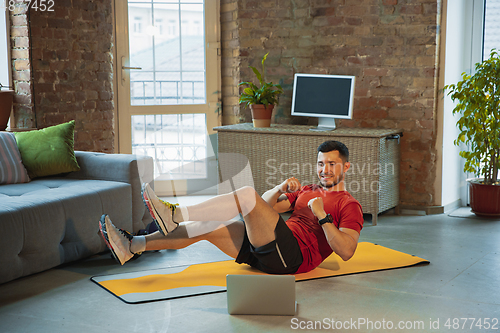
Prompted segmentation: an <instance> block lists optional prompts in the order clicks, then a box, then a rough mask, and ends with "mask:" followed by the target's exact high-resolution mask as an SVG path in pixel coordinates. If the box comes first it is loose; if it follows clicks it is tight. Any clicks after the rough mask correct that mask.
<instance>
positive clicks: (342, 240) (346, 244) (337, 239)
mask: <svg viewBox="0 0 500 333" xmlns="http://www.w3.org/2000/svg"><path fill="white" fill-rule="evenodd" d="M308 206H309V208H311V211H312V212H313V214H314V215H315V216H316V217H317V218H318V220H321V219H324V218H325V217H326V212H325V209H324V206H323V199H322V198H321V197H317V198H314V199H311V200H309V203H308ZM322 227H323V231H324V232H325V236H326V239H327V241H328V244H329V245H330V247H331V248H332V250H333V252H335V253H336V254H338V255H339V257H340V258H342V260H344V261H347V260H349V259H351V257H352V256H353V255H354V252H355V251H356V247H357V246H358V239H359V233H358V232H357V231H356V230H353V229H349V228H340V229H337V227H335V225H333V224H332V223H325V224H323V225H322Z"/></svg>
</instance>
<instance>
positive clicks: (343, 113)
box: [292, 73, 356, 131]
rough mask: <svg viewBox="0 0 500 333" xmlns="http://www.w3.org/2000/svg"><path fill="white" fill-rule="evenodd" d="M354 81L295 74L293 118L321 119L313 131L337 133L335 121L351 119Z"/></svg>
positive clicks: (329, 76)
mask: <svg viewBox="0 0 500 333" xmlns="http://www.w3.org/2000/svg"><path fill="white" fill-rule="evenodd" d="M355 81H356V78H355V77H354V76H349V75H323V74H300V73H297V74H295V77H294V80H293V97H292V116H306V117H318V118H319V119H318V127H317V128H314V129H312V130H318V131H331V130H334V129H335V118H340V119H351V118H352V108H353V101H354V84H355Z"/></svg>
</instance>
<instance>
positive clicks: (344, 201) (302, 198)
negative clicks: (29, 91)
mask: <svg viewBox="0 0 500 333" xmlns="http://www.w3.org/2000/svg"><path fill="white" fill-rule="evenodd" d="M285 194H286V196H287V197H288V200H289V201H290V203H291V205H292V208H293V213H292V216H290V218H289V219H288V220H287V221H286V224H287V225H288V227H289V228H290V230H291V231H292V232H293V235H294V236H295V238H296V239H297V241H298V243H299V246H300V250H301V252H302V257H303V260H304V261H303V262H302V265H300V267H299V269H298V270H297V272H296V273H305V272H309V271H311V270H313V269H314V268H316V267H317V266H318V265H319V264H321V263H322V262H323V260H325V259H326V258H327V257H328V256H329V255H330V254H332V252H333V250H332V248H331V247H330V244H328V241H327V239H326V236H325V232H324V231H323V227H322V226H320V225H319V224H318V218H317V217H316V216H314V214H313V213H312V211H311V209H310V208H309V207H308V206H307V203H308V202H309V200H311V199H313V198H316V197H319V196H321V197H322V198H323V204H324V208H325V212H326V213H327V214H330V215H332V218H333V223H334V224H335V226H336V227H337V228H349V229H353V230H356V231H357V232H358V233H359V232H360V231H361V229H362V228H363V212H362V209H361V205H360V204H359V202H358V201H357V200H356V199H354V198H353V197H352V195H351V194H349V192H347V191H325V190H324V189H323V188H321V187H320V186H318V185H307V186H303V187H302V188H301V189H300V190H299V191H296V192H293V193H285Z"/></svg>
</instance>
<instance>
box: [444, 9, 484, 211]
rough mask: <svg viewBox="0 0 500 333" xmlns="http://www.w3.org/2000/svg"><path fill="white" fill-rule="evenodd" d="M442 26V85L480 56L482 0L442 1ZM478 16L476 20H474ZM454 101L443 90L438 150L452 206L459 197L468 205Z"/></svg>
mask: <svg viewBox="0 0 500 333" xmlns="http://www.w3.org/2000/svg"><path fill="white" fill-rule="evenodd" d="M443 5H444V7H443V15H444V16H443V18H444V20H443V22H442V23H443V26H442V28H443V29H445V31H443V34H442V36H443V37H442V39H441V43H442V47H441V52H442V54H441V59H442V61H441V71H442V72H441V75H440V86H441V88H442V87H443V86H444V85H447V84H452V83H457V82H458V81H460V80H461V79H462V76H461V74H462V73H463V72H468V73H470V71H471V69H472V68H473V64H474V63H476V62H478V61H480V60H481V47H480V45H481V36H482V24H480V22H478V20H480V21H482V6H483V0H448V1H444V3H443ZM474 19H475V21H474ZM453 108H454V103H453V102H452V101H451V99H450V98H449V97H448V96H447V95H446V93H443V94H441V95H440V99H439V107H438V128H439V129H440V133H438V141H437V144H438V147H437V148H438V152H439V153H440V155H441V156H440V159H441V173H442V174H441V184H440V185H441V189H442V191H441V205H442V206H445V207H446V206H447V205H448V206H452V205H453V204H454V203H456V202H457V200H459V199H460V200H461V204H462V205H463V206H465V205H466V204H467V202H468V198H467V183H466V181H465V179H466V178H467V177H466V175H465V173H464V172H463V165H464V161H463V159H462V158H461V157H460V156H459V155H458V153H459V151H460V150H461V149H460V147H457V146H455V145H454V144H453V141H454V140H455V139H456V138H457V137H458V133H459V131H458V128H457V127H456V122H457V120H458V118H459V117H458V116H454V115H453V114H452V110H453Z"/></svg>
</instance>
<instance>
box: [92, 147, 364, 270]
mask: <svg viewBox="0 0 500 333" xmlns="http://www.w3.org/2000/svg"><path fill="white" fill-rule="evenodd" d="M348 160H349V151H348V149H347V147H346V146H345V145H344V144H342V143H341V142H338V141H326V142H324V143H322V144H321V145H320V146H319V147H318V157H317V168H316V169H317V176H318V178H319V185H307V186H302V187H301V185H300V183H299V181H298V180H297V179H296V178H294V177H291V178H288V179H287V180H285V181H284V182H282V183H281V184H279V185H277V186H275V187H274V188H272V189H270V190H269V191H267V192H265V193H264V194H263V195H262V197H259V195H258V194H257V193H256V192H255V190H254V189H253V188H251V187H243V188H240V189H238V190H236V191H234V192H232V193H228V194H222V195H219V196H216V197H214V198H211V199H209V200H207V201H204V202H202V203H200V204H196V205H192V206H180V207H176V206H175V205H172V204H169V203H166V202H164V201H162V200H160V199H159V198H158V197H157V196H156V195H155V194H154V192H153V191H152V189H151V188H150V187H149V185H147V184H146V185H145V186H143V198H144V201H145V203H146V205H147V207H148V208H149V211H150V213H151V215H152V216H153V218H154V219H155V222H156V224H157V225H158V229H159V232H155V233H153V234H150V235H146V236H135V237H132V236H131V235H130V234H129V233H127V232H125V231H123V230H121V229H118V228H116V227H115V226H114V225H113V224H112V223H111V220H110V219H109V217H108V216H107V215H103V217H102V218H101V221H100V230H101V233H102V235H103V237H104V239H105V241H106V243H107V245H108V247H109V248H110V250H111V252H112V253H113V255H114V256H115V257H116V258H117V260H118V261H119V262H120V263H121V264H122V265H123V264H124V263H125V262H126V261H128V260H129V259H131V258H132V257H133V256H134V254H135V253H140V252H143V251H150V250H161V249H180V248H184V247H186V246H189V245H191V244H193V243H196V242H198V241H200V240H208V241H209V242H211V243H212V244H214V245H215V246H217V247H218V248H219V249H220V250H221V251H223V252H224V253H226V254H227V255H229V256H231V257H233V258H235V260H236V262H238V263H246V264H248V265H250V266H252V267H255V268H257V269H259V270H261V271H263V272H266V273H270V274H293V273H304V272H308V271H310V270H312V269H314V268H315V267H317V266H318V265H319V264H320V263H321V262H323V260H325V259H326V258H327V257H328V256H329V255H330V254H331V253H332V252H335V253H336V254H338V255H339V256H340V257H341V258H342V259H343V260H348V259H349V258H351V257H352V256H353V254H354V252H355V250H356V247H357V243H358V239H359V232H360V231H361V229H362V227H363V213H362V210H361V205H360V204H359V202H358V201H356V199H354V198H353V197H352V196H351V195H350V194H349V193H348V192H347V191H346V189H345V184H344V174H345V172H347V170H348V169H349V167H350V163H349V161H348ZM290 210H292V215H291V217H290V218H289V219H288V220H287V221H286V222H285V221H284V220H283V218H282V217H281V216H280V215H279V213H284V212H287V211H290ZM238 213H241V214H242V215H243V219H244V222H243V221H231V223H230V224H227V225H223V226H222V227H220V223H221V222H217V221H228V220H230V219H231V218H233V217H234V216H237V215H238ZM184 221H192V222H186V223H183V224H179V223H181V222H184ZM214 221H215V222H214ZM213 223H215V225H217V226H219V227H218V228H217V229H215V228H213V229H212V231H209V232H206V233H202V234H201V235H196V236H192V237H190V235H189V230H190V229H191V230H192V229H193V228H194V229H198V228H204V227H206V226H207V225H210V224H213Z"/></svg>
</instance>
